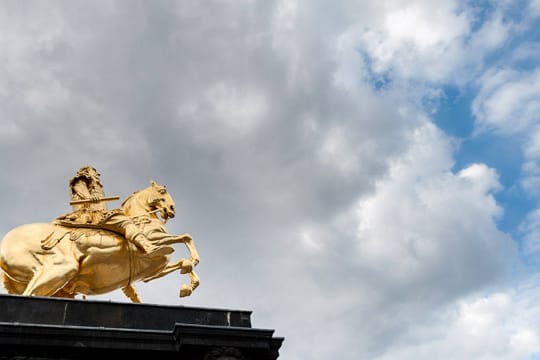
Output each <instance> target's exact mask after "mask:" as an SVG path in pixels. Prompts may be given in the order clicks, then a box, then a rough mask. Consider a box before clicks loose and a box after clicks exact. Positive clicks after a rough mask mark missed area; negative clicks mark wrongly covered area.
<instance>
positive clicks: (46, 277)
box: [23, 254, 79, 296]
mask: <svg viewBox="0 0 540 360" xmlns="http://www.w3.org/2000/svg"><path fill="white" fill-rule="evenodd" d="M78 270H79V263H78V261H77V260H75V259H73V258H67V257H66V256H63V255H61V254H58V255H52V258H50V259H47V262H46V263H44V264H43V265H42V266H41V267H40V268H39V269H38V270H37V271H36V272H35V273H34V277H32V280H30V282H29V283H28V286H27V287H26V289H25V290H24V292H23V295H27V296H30V295H35V296H52V295H54V294H55V293H56V292H57V291H58V290H60V289H61V288H62V287H64V286H65V285H66V284H67V283H68V281H70V280H71V279H72V278H73V277H74V276H75V275H77V272H78Z"/></svg>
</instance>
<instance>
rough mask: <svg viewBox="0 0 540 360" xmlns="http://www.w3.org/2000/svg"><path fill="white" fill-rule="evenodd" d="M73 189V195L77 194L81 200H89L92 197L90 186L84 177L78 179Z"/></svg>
mask: <svg viewBox="0 0 540 360" xmlns="http://www.w3.org/2000/svg"><path fill="white" fill-rule="evenodd" d="M71 191H72V193H73V195H76V196H77V197H78V198H79V199H80V200H88V199H90V198H91V197H92V195H91V194H90V191H89V190H88V186H87V185H86V181H84V180H83V179H81V180H77V181H76V182H75V183H74V184H73V186H72V189H71Z"/></svg>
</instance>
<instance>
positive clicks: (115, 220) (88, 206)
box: [56, 166, 161, 254]
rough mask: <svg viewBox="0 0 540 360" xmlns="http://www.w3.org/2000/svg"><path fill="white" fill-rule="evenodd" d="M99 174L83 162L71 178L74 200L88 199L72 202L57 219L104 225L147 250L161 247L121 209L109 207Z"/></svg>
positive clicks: (73, 223) (67, 221) (79, 223)
mask: <svg viewBox="0 0 540 360" xmlns="http://www.w3.org/2000/svg"><path fill="white" fill-rule="evenodd" d="M100 176H101V174H99V173H98V172H97V171H96V169H95V168H93V167H91V166H83V167H82V168H80V169H79V171H78V172H77V173H76V174H75V176H74V177H73V178H71V180H70V181H69V188H70V192H71V201H80V200H87V202H83V203H79V204H74V205H72V209H73V211H72V212H70V213H68V214H65V215H62V216H59V217H58V218H57V219H56V223H59V224H61V225H65V226H80V227H92V228H101V229H106V230H110V231H113V232H115V233H118V234H120V235H123V236H124V237H125V238H126V240H127V241H129V242H132V243H133V244H135V246H137V248H139V249H140V250H142V251H143V252H144V253H145V254H155V253H156V252H157V251H158V250H160V249H161V248H160V247H159V246H155V245H153V244H152V243H151V242H150V240H148V238H147V237H146V236H145V235H144V234H143V233H142V232H141V231H140V229H139V227H138V226H137V225H136V224H135V223H133V221H132V220H131V218H129V217H128V216H126V215H125V214H124V213H123V212H122V210H121V209H114V210H108V208H107V205H106V203H105V201H103V199H104V198H105V192H104V191H103V185H102V184H101V180H100Z"/></svg>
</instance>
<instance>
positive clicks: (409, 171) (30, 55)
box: [0, 1, 513, 359]
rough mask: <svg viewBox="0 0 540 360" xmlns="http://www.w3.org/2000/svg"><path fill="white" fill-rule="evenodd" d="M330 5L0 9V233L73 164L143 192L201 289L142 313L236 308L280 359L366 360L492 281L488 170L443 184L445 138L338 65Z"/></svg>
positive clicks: (498, 267) (55, 203)
mask: <svg viewBox="0 0 540 360" xmlns="http://www.w3.org/2000/svg"><path fill="white" fill-rule="evenodd" d="M341 5H342V6H341V7H340V6H338V5H336V6H335V7H334V6H332V7H331V8H328V7H327V6H325V5H323V4H314V5H309V6H308V4H303V5H302V4H300V5H297V7H296V8H295V6H294V3H287V2H278V3H269V2H249V1H246V2H243V3H242V4H241V5H240V6H238V5H235V4H233V3H228V2H197V3H188V2H172V1H155V2H151V3H150V2H143V1H130V2H122V1H110V2H100V4H99V6H96V5H95V4H90V3H84V2H60V1H59V2H49V3H48V4H47V6H44V5H40V3H38V2H30V3H24V4H21V3H16V2H13V3H11V2H9V3H5V4H3V6H2V8H0V19H2V21H1V22H0V24H1V25H0V33H2V34H5V35H6V36H4V37H2V38H0V45H2V46H3V47H4V48H5V49H6V51H5V53H3V54H0V63H2V64H3V65H4V66H3V68H4V70H3V71H0V116H1V118H2V120H1V125H0V139H1V142H0V148H1V151H2V154H3V155H2V156H1V157H0V159H1V160H0V164H1V165H2V168H3V170H4V172H3V175H2V176H1V177H0V185H1V186H2V188H3V189H4V190H5V196H4V199H3V200H4V202H3V204H4V205H2V206H1V207H0V211H1V213H2V215H3V219H4V222H3V223H2V225H1V226H0V230H3V231H4V232H7V230H8V229H9V228H11V227H14V226H16V225H19V224H20V223H27V222H37V221H48V220H49V219H52V218H54V217H55V216H56V215H58V214H60V213H63V212H64V211H65V210H66V209H67V201H68V196H67V195H68V191H67V185H68V184H67V182H68V180H69V178H70V177H71V176H72V175H73V173H74V172H75V171H76V170H77V169H78V168H79V167H80V166H82V165H84V164H87V163H88V164H91V165H93V166H95V167H96V168H98V170H99V171H100V172H101V173H102V174H103V176H102V178H103V182H104V185H105V190H106V192H107V193H108V194H109V195H120V196H122V197H126V196H127V195H129V194H130V193H131V192H132V191H134V190H137V189H140V188H143V187H146V186H147V184H148V181H149V180H150V179H154V180H156V181H158V182H160V183H162V184H165V185H167V187H168V188H169V190H170V192H171V193H172V194H173V196H174V198H175V199H176V202H177V206H178V208H179V210H178V212H179V214H178V217H177V218H175V219H173V220H171V222H170V223H169V225H168V226H169V230H170V232H171V233H183V232H189V233H191V234H192V235H193V236H194V238H195V241H196V244H197V246H198V248H199V251H200V253H201V257H202V261H201V264H200V265H199V275H200V277H201V282H202V284H201V287H200V288H199V289H197V291H196V292H195V293H194V294H193V295H192V296H191V297H189V298H186V299H178V290H179V288H180V285H181V283H182V281H185V279H183V278H182V277H179V276H178V275H172V274H171V275H169V276H168V277H166V278H163V279H159V280H155V281H154V282H151V283H148V284H138V285H137V288H138V289H139V291H140V293H141V297H142V298H143V300H144V301H145V302H153V303H163V304H189V305H197V306H211V307H225V308H231V307H232V308H243V309H249V310H253V311H254V315H253V317H254V325H255V326H258V327H270V328H276V330H277V332H276V334H277V335H279V336H285V337H286V340H285V343H284V347H283V351H282V354H283V357H284V358H289V359H326V358H328V357H338V358H340V359H357V358H359V356H367V357H369V358H376V356H378V355H381V354H384V353H385V352H386V351H390V350H389V349H392V347H393V346H394V345H395V344H398V343H399V341H401V339H402V334H403V332H404V331H405V332H406V331H407V329H409V328H411V327H414V323H415V322H416V321H418V322H419V323H425V322H427V321H429V319H432V317H433V316H434V315H433V314H434V313H436V312H437V311H438V310H440V309H442V308H444V307H445V306H451V305H450V304H452V303H453V301H455V300H456V299H458V298H459V297H460V296H462V295H463V294H468V293H470V292H471V291H473V290H474V289H477V288H481V287H482V286H484V285H485V284H492V283H493V282H494V281H496V280H498V279H500V277H501V276H502V275H504V274H505V271H506V270H507V266H508V263H507V261H506V260H504V259H502V258H501V256H500V252H501V251H508V252H509V253H510V254H512V241H511V239H509V238H507V237H506V236H505V235H504V234H502V233H500V232H499V231H498V230H497V229H496V227H495V224H494V218H495V217H496V216H497V214H498V210H497V208H496V207H495V206H494V205H493V198H492V196H491V194H492V192H493V191H494V190H495V188H496V186H494V185H493V184H494V183H496V180H494V178H496V176H495V175H494V174H493V173H491V172H490V170H489V169H487V168H485V169H484V168H482V169H483V170H485V171H483V172H480V173H479V174H478V176H477V177H474V178H472V180H470V184H469V183H465V182H464V181H463V179H461V178H460V176H459V175H458V174H452V173H451V171H450V169H451V168H452V165H453V164H452V161H451V152H452V149H451V146H450V145H448V141H449V140H448V139H446V138H445V136H444V135H443V134H440V133H439V132H438V131H436V130H435V129H433V128H432V127H430V126H429V120H427V119H425V118H424V117H423V116H422V114H420V113H419V112H418V111H417V110H415V109H414V107H411V106H410V105H408V104H404V103H403V101H402V99H403V94H400V93H399V92H395V93H393V92H391V91H389V92H387V93H378V92H375V91H373V90H372V88H371V86H370V85H369V84H366V83H365V82H364V80H365V79H364V78H362V77H361V76H359V77H358V78H354V75H355V74H357V73H353V72H349V71H348V70H347V68H344V67H343V65H344V64H343V63H342V61H344V59H343V58H341V57H340V56H342V55H343V54H342V53H341V52H340V51H341V50H340V49H339V40H340V36H341V35H342V34H343V32H346V30H347V28H349V27H351V28H354V25H355V24H350V23H348V22H346V21H352V20H353V19H351V18H350V17H349V16H350V14H348V13H347V9H348V5H347V4H346V2H344V3H343V4H341ZM321 11H325V12H326V11H327V12H330V13H331V14H333V16H329V17H327V16H323V15H324V12H322V13H321ZM376 11H381V10H380V9H378V10H377V9H373V8H370V9H368V10H366V12H365V13H363V14H361V15H359V17H358V18H356V19H354V21H358V22H359V23H361V22H362V21H366V23H369V17H370V16H371V14H372V13H373V12H376ZM340 19H343V21H339V20H340ZM323 30H324V31H323ZM347 56H351V54H348V55H347ZM359 64H360V66H361V64H362V62H361V61H360V62H359ZM357 71H358V72H359V73H360V74H361V73H362V71H363V70H362V69H360V70H358V69H357ZM338 75H339V76H338ZM340 77H341V79H346V80H347V82H346V83H343V82H340V81H338V80H339V78H340ZM426 129H427V130H426ZM413 155H414V157H416V158H418V157H420V159H421V160H423V161H420V163H421V164H420V165H419V164H418V163H416V162H415V161H413V160H414V159H413V160H411V158H410V157H409V158H408V157H407V156H413ZM393 171H397V172H398V173H397V175H396V173H395V172H393ZM415 179H416V180H418V179H420V180H418V181H416V180H415ZM486 182H487V185H485V184H486ZM471 184H472V185H471ZM483 184H484V185H483ZM440 194H445V195H446V196H443V195H440ZM393 200H395V201H393ZM430 207H432V208H431V209H430ZM366 208H367V209H368V210H370V211H373V212H374V214H375V215H374V217H373V218H372V220H373V222H366V221H367V220H366V218H365V217H364V215H363V214H362V211H361V209H366ZM381 209H382V210H381ZM416 209H418V210H416ZM456 209H459V210H456ZM377 211H380V212H379V213H377ZM416 211H417V212H418V214H417V213H416ZM456 212H458V213H457V214H456ZM369 213H370V214H371V212H369ZM416 215H418V216H416ZM471 219H476V220H477V222H474V221H472V220H471ZM466 220H471V221H470V222H468V221H466ZM362 226H364V228H363V229H364V230H365V229H367V230H368V231H366V232H364V233H362V232H361V231H360V230H359V229H361V228H362ZM404 234H405V235H404ZM406 235H409V236H410V237H407V236H406ZM411 237H416V238H415V239H413V240H414V241H416V243H415V244H412V243H414V241H412V240H411ZM411 241H412V242H411ZM411 244H412V245H411ZM415 246H416V248H415V249H413V248H414V247H415ZM415 250H416V251H419V253H414V251H415ZM183 251H184V250H183V249H182V248H180V247H179V248H178V252H179V253H183ZM395 251H397V253H396V252H395ZM399 251H401V254H400V253H399ZM485 254H488V255H489V256H486V257H484V258H483V257H482V256H483V255H485ZM401 255H403V256H401ZM178 256H180V254H179V255H178ZM415 256H416V258H415ZM509 258H510V260H512V259H513V257H512V256H511V255H510V256H509ZM99 298H106V299H109V298H112V299H114V300H115V301H127V299H125V298H124V297H123V296H122V295H120V294H119V293H113V294H107V295H104V296H102V297H99ZM319 344H320V347H319ZM315 345H317V346H315ZM344 348H345V349H350V350H349V351H350V352H345V353H340V351H342V350H340V349H344Z"/></svg>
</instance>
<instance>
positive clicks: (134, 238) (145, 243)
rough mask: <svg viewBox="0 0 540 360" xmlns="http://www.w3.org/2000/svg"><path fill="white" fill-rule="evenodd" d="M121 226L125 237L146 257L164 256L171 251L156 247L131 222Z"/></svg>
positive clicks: (167, 248) (166, 248)
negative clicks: (146, 255)
mask: <svg viewBox="0 0 540 360" xmlns="http://www.w3.org/2000/svg"><path fill="white" fill-rule="evenodd" d="M122 225H123V228H124V231H125V234H124V235H125V237H126V239H127V240H128V241H130V242H132V243H133V244H135V246H137V247H138V248H139V249H141V250H142V251H143V252H144V253H145V254H148V255H166V254H167V253H171V252H172V251H171V250H173V249H172V248H169V247H163V246H156V245H154V244H153V243H152V242H151V241H150V240H148V238H147V237H146V236H145V235H144V234H143V233H142V232H141V231H140V230H139V227H138V226H137V225H135V224H133V223H132V222H125V223H124V224H122Z"/></svg>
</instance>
